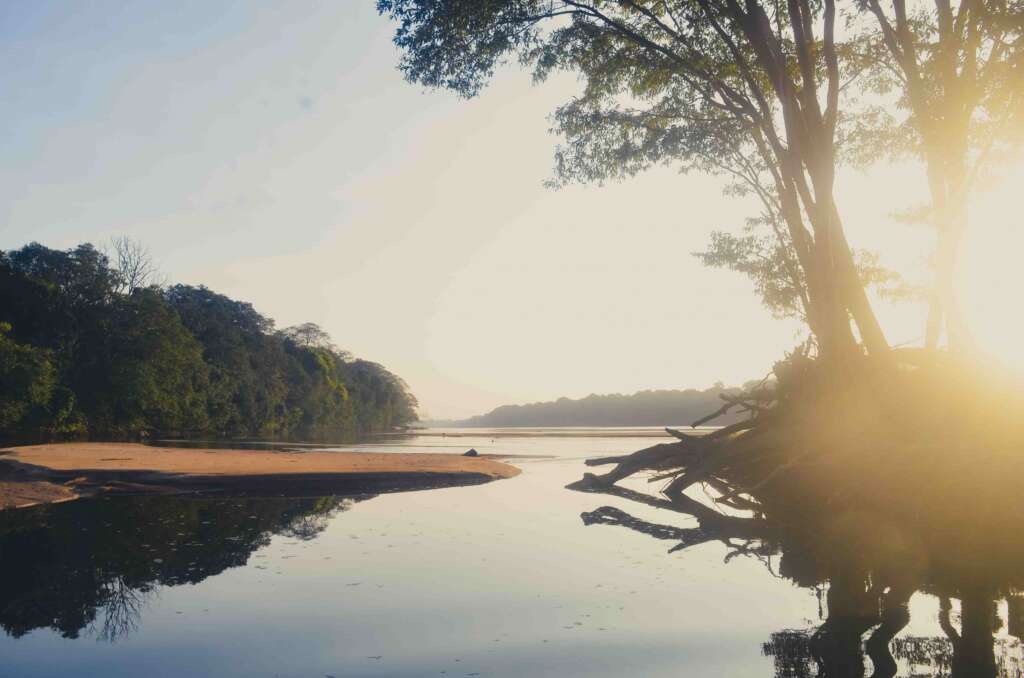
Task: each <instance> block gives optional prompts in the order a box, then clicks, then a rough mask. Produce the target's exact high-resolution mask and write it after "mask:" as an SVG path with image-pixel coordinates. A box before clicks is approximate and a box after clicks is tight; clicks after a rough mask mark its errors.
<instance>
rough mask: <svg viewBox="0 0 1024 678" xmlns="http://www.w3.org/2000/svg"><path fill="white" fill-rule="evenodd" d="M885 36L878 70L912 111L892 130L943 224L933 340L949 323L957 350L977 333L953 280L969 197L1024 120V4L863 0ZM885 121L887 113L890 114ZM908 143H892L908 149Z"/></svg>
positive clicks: (884, 139) (930, 325)
mask: <svg viewBox="0 0 1024 678" xmlns="http://www.w3.org/2000/svg"><path fill="white" fill-rule="evenodd" d="M859 4H860V6H861V8H862V9H863V10H864V11H865V12H869V13H870V15H872V16H873V17H874V18H875V20H876V22H877V28H878V31H879V32H880V35H879V36H878V37H877V42H878V43H879V44H878V46H877V47H876V48H875V49H874V57H873V60H874V67H875V69H876V71H877V75H878V76H879V79H880V82H882V83H884V84H885V86H886V87H889V88H892V89H895V90H896V92H897V94H898V102H899V103H900V104H901V105H902V106H903V107H904V108H905V109H906V110H908V111H909V117H908V118H907V120H905V121H904V122H903V123H902V124H900V125H894V126H892V128H891V129H890V132H891V133H890V134H888V135H883V134H878V132H879V131H881V130H878V129H875V130H872V132H873V133H872V135H871V138H872V139H874V140H876V142H875V144H873V145H874V147H875V148H878V146H879V143H878V142H879V141H880V142H881V143H888V142H890V141H891V140H892V139H893V138H894V137H896V136H900V137H902V138H903V139H904V140H910V143H909V150H910V151H911V152H913V153H915V154H917V155H918V156H919V157H921V158H922V159H923V160H924V161H925V166H926V171H927V177H928V187H929V190H930V193H931V210H930V211H931V215H930V216H931V218H932V221H933V223H934V225H935V228H936V233H937V245H936V251H935V268H936V271H935V284H934V289H933V291H932V294H931V297H930V303H929V313H928V321H927V328H926V338H925V343H926V345H927V346H928V347H935V346H936V345H937V344H938V340H939V335H940V334H941V332H942V328H943V326H945V329H946V335H947V340H948V344H949V347H950V348H952V349H955V350H962V349H964V348H966V346H967V344H968V342H969V332H968V329H967V327H966V325H965V323H964V321H963V318H962V316H961V313H960V310H959V309H958V306H957V301H956V295H955V294H954V289H953V284H954V276H955V272H956V264H957V255H958V251H959V248H960V242H961V241H962V239H963V236H964V233H965V231H966V229H967V203H968V199H969V196H970V193H971V190H972V188H973V185H974V183H975V181H976V179H977V177H978V175H979V174H980V173H981V172H982V171H983V169H984V166H985V164H986V163H987V162H988V161H989V160H990V159H991V156H992V155H993V153H992V152H993V150H994V149H998V148H999V147H1000V146H1003V145H1005V144H1007V142H1011V143H1012V142H1016V141H1017V138H1018V137H1019V132H1020V129H1019V127H1020V123H1021V113H1022V110H1021V104H1022V103H1024V100H1022V98H1021V94H1022V88H1024V78H1022V77H1021V67H1022V63H1021V58H1022V56H1024V53H1022V52H1021V48H1022V43H1021V29H1022V26H1024V5H1022V4H1021V3H1020V2H1014V1H1010V2H1007V1H1005V0H964V1H963V2H960V3H958V4H957V6H956V7H955V8H954V7H953V5H952V4H951V3H950V2H949V0H934V2H932V3H912V4H911V5H910V6H909V7H908V4H907V2H906V1H905V0H892V2H891V3H888V2H883V1H882V0H859ZM883 120H884V118H883ZM907 146H908V144H907V143H906V141H904V142H903V143H900V144H889V148H895V149H899V148H901V147H907Z"/></svg>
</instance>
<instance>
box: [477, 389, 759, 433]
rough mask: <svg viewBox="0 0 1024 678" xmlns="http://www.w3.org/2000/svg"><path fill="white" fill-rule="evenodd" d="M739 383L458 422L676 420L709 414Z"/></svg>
mask: <svg viewBox="0 0 1024 678" xmlns="http://www.w3.org/2000/svg"><path fill="white" fill-rule="evenodd" d="M739 391H740V389H735V388H725V387H724V386H721V385H716V386H713V387H712V388H709V389H706V390H703V391H698V390H696V389H687V390H685V391H677V390H661V391H639V392H637V393H634V394H632V395H622V394H618V393H615V394H611V395H589V396H587V397H586V398H581V399H579V400H571V399H569V398H559V399H558V400H555V401H551V402H544V403H530V404H529V405H502V406H501V407H498V408H495V409H493V410H491V411H490V412H488V413H487V414H483V415H479V416H476V417H471V418H470V419H467V420H465V421H464V422H461V425H463V426H486V427H491V426H494V427H499V426H676V425H685V424H690V423H692V422H694V421H696V420H698V419H700V418H702V417H704V416H706V415H708V414H711V413H712V412H714V411H715V410H717V409H718V408H720V407H721V406H722V405H723V404H724V403H723V401H722V399H721V398H719V395H720V394H722V393H725V394H734V393H739ZM737 420H738V415H737V414H735V413H730V414H726V415H723V416H721V417H718V418H717V419H715V420H714V421H713V422H711V423H712V424H714V425H724V424H730V423H732V422H734V421H737Z"/></svg>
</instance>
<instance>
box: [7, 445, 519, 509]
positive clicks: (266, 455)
mask: <svg viewBox="0 0 1024 678" xmlns="http://www.w3.org/2000/svg"><path fill="white" fill-rule="evenodd" d="M518 474H519V469H517V468H516V467H514V466H511V465H509V464H505V463H502V462H500V461H496V460H494V459H487V458H481V457H464V456H462V455H457V454H418V453H417V454H400V453H394V454H392V453H384V454H374V453H362V452H276V451H256V450H219V449H193V448H189V449H185V448H173V447H149V446H146V445H140V444H137V443H61V444H48V445H27V446H22V447H8V448H3V449H0V508H21V507H25V506H32V505H35V504H41V503H52V502H57V501H68V500H71V499H76V498H79V497H83V496H92V495H95V494H98V493H122V494H182V493H192V492H218V493H230V494H238V495H245V496H314V495H323V494H333V493H354V492H358V493H367V494H379V493H383V492H399V491H408V490H419V489H430V488H434V487H450V486H458V485H476V484H480V483H485V482H490V481H491V480H497V479H500V478H511V477H513V476H516V475H518Z"/></svg>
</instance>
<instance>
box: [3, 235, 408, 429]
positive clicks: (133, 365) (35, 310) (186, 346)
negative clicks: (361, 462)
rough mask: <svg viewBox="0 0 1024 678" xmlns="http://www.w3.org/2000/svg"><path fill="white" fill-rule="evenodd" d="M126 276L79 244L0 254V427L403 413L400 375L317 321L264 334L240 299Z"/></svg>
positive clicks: (357, 419)
mask: <svg viewBox="0 0 1024 678" xmlns="http://www.w3.org/2000/svg"><path fill="white" fill-rule="evenodd" d="M119 260H122V261H123V260H124V258H123V257H119ZM131 263H132V265H133V266H134V267H135V268H138V267H139V266H142V267H146V266H148V262H145V261H142V262H140V261H138V260H135V259H132V260H131ZM126 276H130V272H129V273H125V272H122V271H120V270H118V269H117V268H116V267H115V266H112V265H111V263H110V262H109V261H108V259H107V257H106V256H105V255H104V254H103V253H102V252H100V251H99V250H97V249H96V248H94V247H92V246H91V245H80V246H78V247H76V248H73V249H70V250H66V251H61V250H52V249H49V248H47V247H44V246H42V245H39V244H37V243H32V244H30V245H27V246H25V247H23V248H21V249H19V250H15V251H13V252H8V253H0V323H4V324H3V325H2V326H0V327H2V329H3V331H2V332H0V379H2V382H0V435H2V434H6V435H13V434H67V433H82V432H89V433H92V434H94V435H102V436H115V437H124V436H134V435H138V434H139V433H141V432H150V431H160V432H165V433H166V432H181V433H194V432H204V433H210V434H214V435H219V436H227V437H232V436H276V437H286V436H310V437H328V436H332V437H339V436H341V437H343V436H347V435H351V434H355V433H360V432H369V431H376V430H382V429H386V428H390V427H394V426H402V425H405V424H408V423H410V422H412V421H415V420H416V411H415V408H416V399H415V398H414V397H413V396H412V394H411V393H410V392H409V388H408V386H407V385H406V384H405V382H403V381H402V380H401V379H399V378H398V377H396V376H395V375H393V374H391V373H390V372H388V371H387V370H386V369H385V368H383V367H381V366H380V365H377V364H375V363H368V362H366V361H362V360H353V359H352V358H351V356H349V355H348V354H347V353H345V352H344V351H341V350H339V349H337V348H336V347H335V346H334V345H333V343H332V342H331V340H330V337H328V336H327V334H326V333H325V332H323V330H321V329H320V328H319V327H317V326H316V325H313V324H311V323H307V324H304V325H300V326H298V327H296V328H289V329H287V330H284V331H281V332H277V331H275V330H274V323H273V321H271V320H270V319H268V318H266V317H265V316H263V315H261V314H260V313H259V312H257V311H256V310H255V309H254V308H253V307H252V305H251V304H248V303H245V302H241V301H236V300H234V299H230V298H228V297H226V296H224V295H222V294H217V293H216V292H213V291H211V290H209V289H207V288H205V287H191V286H188V285H174V286H172V287H169V288H166V289H161V288H159V287H156V286H142V285H141V284H137V283H138V281H137V280H136V283H133V284H130V285H126V284H125V282H124V281H125V279H126Z"/></svg>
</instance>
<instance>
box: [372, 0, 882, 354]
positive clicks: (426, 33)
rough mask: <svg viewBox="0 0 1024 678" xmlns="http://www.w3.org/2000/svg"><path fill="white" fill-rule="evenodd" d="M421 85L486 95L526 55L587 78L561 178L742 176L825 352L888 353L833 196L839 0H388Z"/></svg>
mask: <svg viewBox="0 0 1024 678" xmlns="http://www.w3.org/2000/svg"><path fill="white" fill-rule="evenodd" d="M378 9H379V11H381V12H382V13H385V14H388V15H390V16H392V17H393V18H395V19H396V20H397V21H398V22H399V24H398V29H397V32H396V35H395V43H396V44H397V45H398V46H399V47H400V48H402V50H403V52H404V54H403V59H402V63H401V68H402V70H403V71H404V73H405V75H406V76H407V77H408V78H409V79H410V80H412V81H415V82H420V83H423V84H426V85H429V86H439V87H447V88H450V89H453V90H455V91H456V92H458V93H459V94H461V95H463V96H473V95H475V94H477V93H478V92H479V90H480V89H481V87H482V86H483V85H484V84H485V82H486V81H487V79H488V78H489V77H490V76H491V74H492V73H493V71H494V69H495V67H496V66H497V65H498V64H499V63H501V62H502V61H503V60H504V59H505V58H507V57H508V56H511V55H516V56H518V57H519V58H520V60H522V61H523V62H525V63H528V64H531V65H532V66H533V67H534V69H535V74H536V76H537V77H538V78H543V77H545V76H546V75H547V74H548V73H550V72H551V71H552V70H555V69H562V70H567V71H571V72H574V73H577V74H579V75H581V76H582V78H583V79H584V81H585V88H584V92H583V95H582V96H581V97H579V98H578V99H575V100H573V101H572V102H570V103H568V104H566V105H565V106H563V107H562V108H560V109H559V110H558V112H557V113H556V120H557V121H558V127H559V129H560V130H561V131H562V132H563V133H564V134H565V136H566V137H567V144H566V146H565V147H564V148H563V149H562V151H561V152H560V153H559V155H558V158H557V160H558V161H557V163H556V171H557V172H558V175H559V177H560V178H561V179H566V180H572V179H583V180H594V179H603V178H607V177H616V176H621V175H623V174H627V173H632V172H636V171H639V170H640V169H642V168H644V167H646V166H648V165H650V164H652V163H658V162H681V163H683V166H684V168H701V169H709V170H712V171H718V172H723V173H727V174H729V175H730V176H732V177H734V178H735V179H736V180H737V181H739V182H740V183H741V184H742V185H744V186H746V187H748V189H749V190H750V191H752V192H754V193H755V194H756V195H757V196H758V197H759V198H760V199H761V201H762V203H763V205H764V207H765V210H766V212H769V213H770V214H771V216H773V217H777V223H778V224H780V226H781V227H782V228H784V229H785V233H784V235H785V237H786V239H787V240H788V242H789V243H791V246H792V262H791V263H792V265H793V266H798V267H799V268H800V269H801V272H802V276H803V278H804V279H805V281H806V289H807V320H808V323H809V325H810V328H811V330H812V332H813V334H814V335H815V337H816V339H817V343H818V347H819V351H820V353H821V354H822V355H836V354H843V353H845V352H848V351H850V350H852V349H853V347H854V345H855V339H854V335H853V332H852V329H851V327H850V316H851V315H852V317H853V319H854V321H855V324H856V327H857V330H858V331H859V334H860V337H861V339H862V340H863V342H864V344H865V346H866V347H867V349H868V350H869V351H871V352H872V353H883V352H885V351H886V350H887V349H888V345H887V343H886V340H885V337H884V334H883V333H882V330H881V327H880V326H879V324H878V321H877V319H876V317H875V315H874V312H873V310H872V308H871V305H870V303H869V301H868V298H867V295H866V293H865V291H864V287H863V285H862V283H861V281H860V280H859V278H858V276H857V271H856V265H855V262H854V258H853V254H852V252H851V250H850V247H849V245H848V244H847V240H846V236H845V233H844V231H843V227H842V223H841V221H840V218H839V210H838V207H837V204H836V200H835V197H834V194H833V191H834V183H835V172H836V128H837V125H838V124H839V122H840V117H841V116H840V93H841V92H840V90H841V86H842V75H843V74H842V73H841V64H840V60H839V49H838V45H837V42H836V26H835V24H836V7H835V2H834V0H824V4H823V5H822V6H820V7H819V6H818V5H816V4H814V5H812V3H811V2H810V0H790V1H789V2H787V3H785V4H777V3H773V4H771V5H768V4H764V3H762V2H759V1H758V0H745V2H742V3H741V2H740V1H739V0H674V1H673V0H656V1H651V0H621V1H617V2H610V1H608V0H560V1H555V0H488V1H486V2H462V1H460V0H379V2H378Z"/></svg>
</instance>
